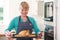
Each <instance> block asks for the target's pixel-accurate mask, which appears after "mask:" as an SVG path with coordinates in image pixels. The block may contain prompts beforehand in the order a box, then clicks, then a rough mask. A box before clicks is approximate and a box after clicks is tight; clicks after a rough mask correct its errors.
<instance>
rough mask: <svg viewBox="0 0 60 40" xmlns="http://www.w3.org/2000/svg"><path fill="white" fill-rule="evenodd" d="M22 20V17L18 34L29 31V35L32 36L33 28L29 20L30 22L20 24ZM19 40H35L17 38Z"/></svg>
mask: <svg viewBox="0 0 60 40" xmlns="http://www.w3.org/2000/svg"><path fill="white" fill-rule="evenodd" d="M20 18H21V16H19V21H18V29H17V34H18V33H19V32H21V31H22V30H29V33H30V34H31V33H32V28H33V27H32V23H31V22H30V20H29V18H28V17H27V20H28V22H20ZM17 40H33V39H32V38H17Z"/></svg>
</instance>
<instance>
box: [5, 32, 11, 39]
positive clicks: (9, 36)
mask: <svg viewBox="0 0 60 40" xmlns="http://www.w3.org/2000/svg"><path fill="white" fill-rule="evenodd" d="M5 36H6V37H7V38H8V39H9V38H11V32H9V31H6V32H5Z"/></svg>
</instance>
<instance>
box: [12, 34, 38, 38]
mask: <svg viewBox="0 0 60 40" xmlns="http://www.w3.org/2000/svg"><path fill="white" fill-rule="evenodd" d="M16 35H17V34H13V35H12V38H37V35H36V34H32V35H35V36H16Z"/></svg>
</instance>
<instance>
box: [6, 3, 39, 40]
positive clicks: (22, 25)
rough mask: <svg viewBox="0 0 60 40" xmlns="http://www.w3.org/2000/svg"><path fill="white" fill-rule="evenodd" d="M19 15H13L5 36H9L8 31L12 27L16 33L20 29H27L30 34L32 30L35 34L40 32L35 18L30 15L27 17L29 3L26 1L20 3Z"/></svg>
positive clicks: (29, 39)
mask: <svg viewBox="0 0 60 40" xmlns="http://www.w3.org/2000/svg"><path fill="white" fill-rule="evenodd" d="M20 10H21V15H20V16H18V17H15V18H14V19H13V20H12V21H11V23H10V25H9V27H8V28H7V29H6V37H8V38H10V37H11V33H10V31H11V30H12V29H13V28H14V29H15V30H16V33H17V34H18V33H19V32H21V31H22V30H29V33H30V34H32V30H34V31H35V33H36V34H38V32H40V30H39V29H38V27H37V25H36V22H35V20H34V19H33V18H32V17H28V16H27V14H28V10H29V5H28V3H27V2H21V4H20ZM17 40H33V39H32V38H17Z"/></svg>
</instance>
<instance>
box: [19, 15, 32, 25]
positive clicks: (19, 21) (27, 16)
mask: <svg viewBox="0 0 60 40" xmlns="http://www.w3.org/2000/svg"><path fill="white" fill-rule="evenodd" d="M26 17H27V20H28V22H29V23H31V21H30V20H29V18H28V16H26ZM20 19H21V16H19V22H20ZM31 24H32V23H31Z"/></svg>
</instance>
